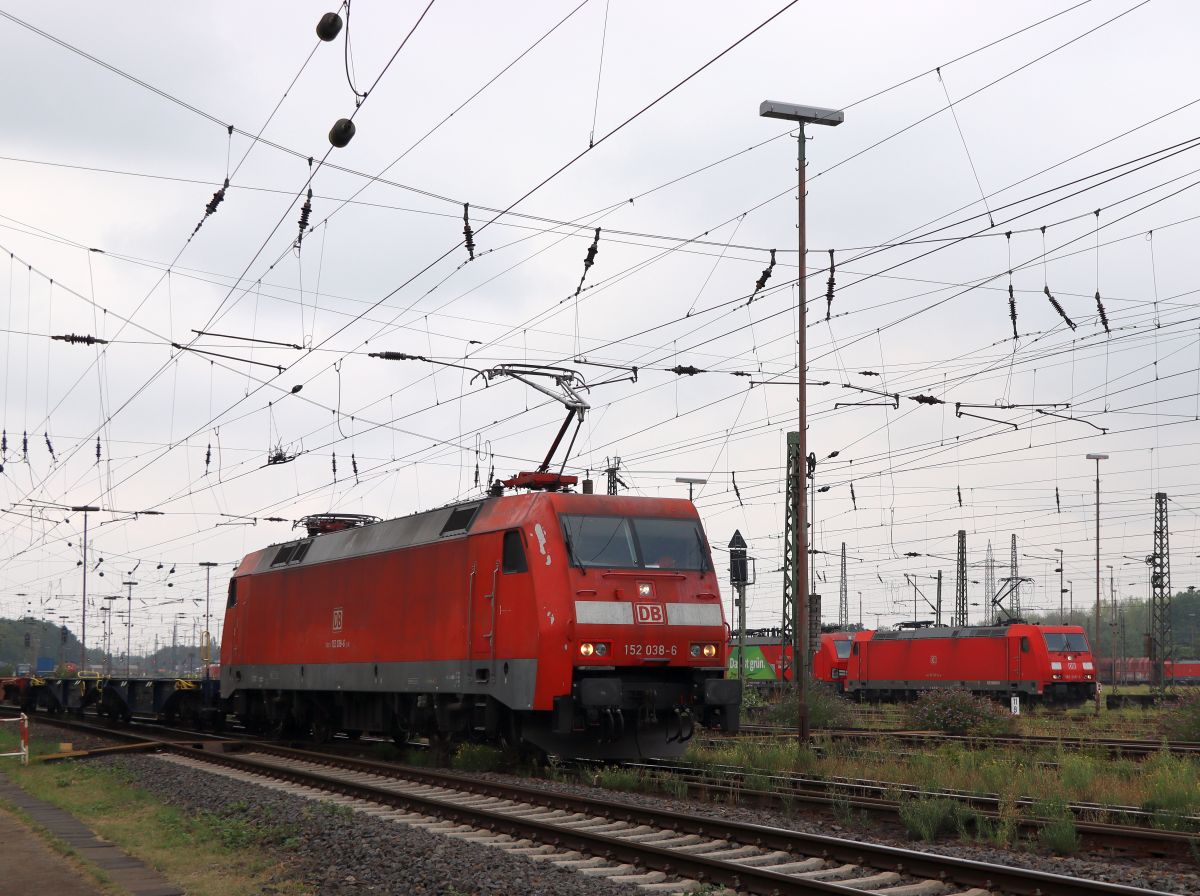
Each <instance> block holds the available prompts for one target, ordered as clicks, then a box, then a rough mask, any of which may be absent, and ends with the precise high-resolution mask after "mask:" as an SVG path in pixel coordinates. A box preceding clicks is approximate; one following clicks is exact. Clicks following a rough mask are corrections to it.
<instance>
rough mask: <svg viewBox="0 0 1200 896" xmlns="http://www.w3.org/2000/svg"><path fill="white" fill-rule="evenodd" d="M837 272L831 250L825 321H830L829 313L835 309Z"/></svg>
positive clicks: (826, 287) (826, 289) (826, 288)
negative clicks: (834, 291)
mask: <svg viewBox="0 0 1200 896" xmlns="http://www.w3.org/2000/svg"><path fill="white" fill-rule="evenodd" d="M836 270H837V265H835V264H834V262H833V250H832V249H830V250H829V280H828V281H826V285H825V320H829V313H830V311H831V310H832V308H833V287H834V285H835V284H834V282H833V275H834V272H835V271H836Z"/></svg>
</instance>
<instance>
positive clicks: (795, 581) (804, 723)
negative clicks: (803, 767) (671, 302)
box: [758, 100, 845, 743]
mask: <svg viewBox="0 0 1200 896" xmlns="http://www.w3.org/2000/svg"><path fill="white" fill-rule="evenodd" d="M758 114H759V115H760V116H761V117H763V118H780V119H783V120H784V121H794V122H796V123H797V124H798V125H799V130H798V133H797V135H796V146H797V153H796V157H797V158H796V161H797V165H796V179H797V187H798V191H797V195H796V205H797V209H796V217H797V222H798V223H797V237H798V249H799V256H798V257H797V266H798V271H797V275H796V283H797V302H796V304H797V306H798V307H797V312H798V315H799V320H798V322H797V326H796V381H797V382H798V383H799V386H798V387H797V392H798V398H799V408H798V412H799V415H798V416H799V419H798V425H797V427H796V429H797V436H798V440H799V441H798V444H797V446H796V454H797V459H796V474H797V481H796V482H795V483H794V488H793V490H792V494H793V496H794V503H793V505H792V513H793V514H794V517H793V518H794V522H795V525H794V531H795V533H796V539H797V547H796V550H795V551H793V552H792V582H791V585H792V677H793V678H794V679H795V681H796V702H797V720H796V721H797V733H798V734H799V737H800V741H801V743H807V742H808V735H809V728H808V682H807V679H808V660H807V657H808V594H807V593H806V592H807V590H808V533H807V532H806V531H805V519H806V514H805V507H804V504H805V500H804V498H805V495H804V474H803V472H801V470H802V466H801V465H802V464H803V463H804V462H805V458H807V456H808V452H807V450H806V441H807V440H806V439H805V429H804V427H805V418H806V416H807V414H806V412H807V406H806V395H805V389H804V387H805V385H806V383H805V379H806V376H807V369H808V358H807V346H806V341H807V340H806V333H805V327H806V322H807V302H808V290H807V288H806V282H805V281H806V278H807V266H806V264H805V253H806V251H807V248H808V240H807V234H806V232H805V195H804V194H805V188H804V126H805V125H806V124H823V125H829V126H836V125H839V124H841V123H842V121H843V120H844V119H845V116H844V115H843V113H842V112H841V111H840V110H837V109H821V108H818V107H815V106H797V105H793V104H791V103H777V102H773V101H771V100H764V101H763V102H762V104H761V105H760V106H759V107H758ZM801 645H804V649H803V650H802V649H801Z"/></svg>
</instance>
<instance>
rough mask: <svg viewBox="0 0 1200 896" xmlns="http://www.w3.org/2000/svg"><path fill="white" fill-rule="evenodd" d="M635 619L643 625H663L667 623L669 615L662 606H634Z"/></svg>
mask: <svg viewBox="0 0 1200 896" xmlns="http://www.w3.org/2000/svg"><path fill="white" fill-rule="evenodd" d="M633 610H634V619H636V620H637V621H638V622H640V623H641V624H642V625H662V624H663V623H665V622H666V621H667V614H666V612H665V611H664V610H663V605H662V604H634V605H633Z"/></svg>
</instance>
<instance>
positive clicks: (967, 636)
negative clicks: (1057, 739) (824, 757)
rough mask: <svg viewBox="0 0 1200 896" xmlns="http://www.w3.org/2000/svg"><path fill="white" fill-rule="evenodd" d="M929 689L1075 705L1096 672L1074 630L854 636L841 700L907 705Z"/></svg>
mask: <svg viewBox="0 0 1200 896" xmlns="http://www.w3.org/2000/svg"><path fill="white" fill-rule="evenodd" d="M935 688H965V689H966V690H969V691H973V692H975V693H978V694H989V695H992V696H1011V695H1016V696H1023V697H1026V698H1031V699H1034V700H1045V701H1048V702H1057V703H1081V702H1084V701H1086V700H1091V699H1093V698H1094V697H1095V695H1096V668H1095V664H1094V661H1093V659H1092V653H1091V648H1090V647H1089V645H1088V641H1087V636H1086V635H1085V634H1084V632H1083V629H1082V628H1080V627H1079V626H1068V625H1029V624H1025V623H1014V624H1011V625H998V626H972V627H966V628H951V627H947V626H931V627H925V628H908V629H901V630H898V631H878V632H859V633H857V634H856V635H855V636H854V641H853V644H852V646H851V649H850V658H849V663H848V666H847V669H846V693H847V694H849V695H853V696H856V697H858V698H859V699H864V700H895V699H910V698H912V697H915V696H916V695H918V694H919V693H921V692H922V691H928V690H932V689H935Z"/></svg>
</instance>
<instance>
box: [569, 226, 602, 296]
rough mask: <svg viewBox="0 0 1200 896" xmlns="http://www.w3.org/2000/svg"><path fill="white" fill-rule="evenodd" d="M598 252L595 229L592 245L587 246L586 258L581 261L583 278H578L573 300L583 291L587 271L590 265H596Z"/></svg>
mask: <svg viewBox="0 0 1200 896" xmlns="http://www.w3.org/2000/svg"><path fill="white" fill-rule="evenodd" d="M599 251H600V228H599V227H597V228H596V235H595V236H593V237H592V244H591V245H590V246H588V250H587V256H586V257H585V258H584V259H583V276H582V277H580V278H579V285H578V286H577V287H575V298H579V293H580V292H581V291H582V290H583V281H584V280H585V279H587V275H588V271H589V270H590V269H591V267H592V265H594V264H595V263H596V253H597V252H599Z"/></svg>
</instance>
